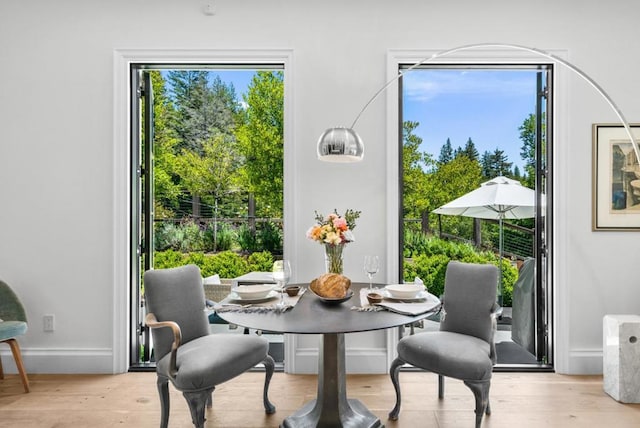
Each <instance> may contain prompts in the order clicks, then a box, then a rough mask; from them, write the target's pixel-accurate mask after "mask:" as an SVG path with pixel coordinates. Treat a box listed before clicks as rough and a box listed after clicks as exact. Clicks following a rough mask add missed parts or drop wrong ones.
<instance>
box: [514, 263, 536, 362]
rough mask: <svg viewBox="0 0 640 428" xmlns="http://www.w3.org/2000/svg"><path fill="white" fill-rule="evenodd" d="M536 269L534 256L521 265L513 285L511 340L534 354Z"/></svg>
mask: <svg viewBox="0 0 640 428" xmlns="http://www.w3.org/2000/svg"><path fill="white" fill-rule="evenodd" d="M535 269H536V260H535V259H532V258H528V259H526V260H525V261H524V263H523V264H522V266H521V267H520V271H519V273H518V280H517V281H516V283H515V284H514V285H513V303H512V312H511V340H513V341H514V342H515V343H517V344H518V345H520V346H522V347H523V348H524V349H526V350H527V351H528V352H529V353H530V354H533V355H535V353H536V349H535V348H536V328H535V319H536V312H535V295H534V293H535V283H534V282H535Z"/></svg>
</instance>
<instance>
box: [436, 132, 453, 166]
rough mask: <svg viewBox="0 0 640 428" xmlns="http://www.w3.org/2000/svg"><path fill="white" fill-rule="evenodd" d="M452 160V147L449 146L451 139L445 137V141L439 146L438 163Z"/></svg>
mask: <svg viewBox="0 0 640 428" xmlns="http://www.w3.org/2000/svg"><path fill="white" fill-rule="evenodd" d="M452 160H453V147H452V146H451V139H449V138H447V142H446V143H444V144H443V145H442V147H441V148H440V157H439V158H438V162H439V163H447V162H451V161H452Z"/></svg>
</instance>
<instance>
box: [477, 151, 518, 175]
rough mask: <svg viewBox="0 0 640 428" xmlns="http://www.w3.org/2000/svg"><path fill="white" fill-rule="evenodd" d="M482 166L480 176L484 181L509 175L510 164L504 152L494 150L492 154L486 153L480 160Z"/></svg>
mask: <svg viewBox="0 0 640 428" xmlns="http://www.w3.org/2000/svg"><path fill="white" fill-rule="evenodd" d="M480 164H481V165H482V175H483V177H484V178H485V179H491V178H494V177H497V176H499V175H505V176H508V175H511V167H512V165H513V163H512V162H509V161H508V156H507V155H506V154H505V153H504V150H500V149H498V148H496V149H495V150H494V151H493V153H491V152H489V151H486V152H484V153H483V155H482V159H481V160H480Z"/></svg>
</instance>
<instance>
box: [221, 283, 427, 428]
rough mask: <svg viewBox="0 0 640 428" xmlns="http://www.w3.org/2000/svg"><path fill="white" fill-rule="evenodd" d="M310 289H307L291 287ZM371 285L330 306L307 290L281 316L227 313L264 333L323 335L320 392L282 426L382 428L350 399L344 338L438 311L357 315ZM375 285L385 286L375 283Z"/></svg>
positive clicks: (356, 285)
mask: <svg viewBox="0 0 640 428" xmlns="http://www.w3.org/2000/svg"><path fill="white" fill-rule="evenodd" d="M290 285H299V286H301V287H305V288H306V287H307V286H308V284H290ZM368 286H369V284H368V283H352V285H351V290H353V297H351V299H349V300H347V301H346V302H343V303H339V304H335V303H325V302H323V301H322V300H321V299H320V298H319V297H318V296H316V295H314V294H313V293H312V292H311V291H310V290H307V291H306V292H305V293H304V294H303V295H302V296H301V297H300V300H299V301H298V303H297V304H296V305H295V306H294V307H293V308H291V309H289V310H287V311H285V312H283V313H278V312H276V311H268V312H231V311H230V312H222V313H219V316H220V317H221V318H223V319H224V320H225V321H228V322H229V323H232V324H237V325H239V326H242V327H247V328H253V329H257V330H263V331H273V332H278V333H296V334H321V335H322V344H321V349H320V355H319V356H318V393H317V398H316V399H315V400H311V401H310V402H308V403H306V404H304V405H303V406H302V408H300V409H299V410H298V411H296V412H295V413H294V414H293V415H290V416H288V417H287V418H285V420H284V421H283V423H282V424H281V425H280V426H281V427H284V428H293V427H296V428H298V427H353V428H356V427H357V428H364V427H371V428H373V427H382V426H384V425H383V424H382V422H381V421H380V419H379V418H378V417H376V416H375V415H374V414H373V413H371V411H369V409H367V407H366V406H365V405H364V404H363V403H362V402H361V401H360V400H357V399H348V398H347V386H346V370H345V346H344V334H345V333H356V332H362V331H372V330H382V329H387V328H391V327H397V326H401V325H405V324H412V323H414V322H416V321H420V320H421V319H424V318H426V317H428V316H430V315H433V314H434V313H436V312H437V311H438V310H439V307H436V308H434V310H432V311H429V312H426V313H423V314H420V315H415V316H412V315H403V314H398V313H395V312H390V311H386V310H385V311H357V310H351V307H352V306H360V300H359V299H360V289H361V288H363V287H368ZM376 286H382V285H381V284H376Z"/></svg>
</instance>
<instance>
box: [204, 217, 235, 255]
mask: <svg viewBox="0 0 640 428" xmlns="http://www.w3.org/2000/svg"><path fill="white" fill-rule="evenodd" d="M215 224H216V223H215V222H213V221H211V222H209V223H208V224H207V227H206V229H205V231H204V247H205V248H204V249H205V251H226V250H231V249H232V248H233V243H234V241H235V232H234V230H233V228H232V227H231V226H230V225H229V224H228V223H225V222H217V230H216V233H215V234H214V233H213V232H214V228H215V227H216V226H215ZM214 240H215V242H214Z"/></svg>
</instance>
